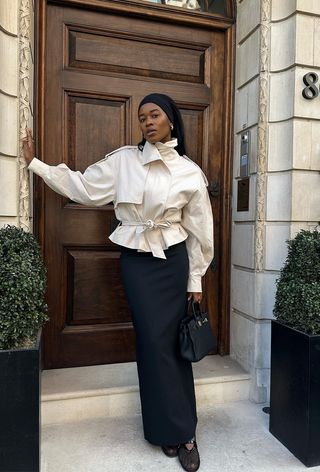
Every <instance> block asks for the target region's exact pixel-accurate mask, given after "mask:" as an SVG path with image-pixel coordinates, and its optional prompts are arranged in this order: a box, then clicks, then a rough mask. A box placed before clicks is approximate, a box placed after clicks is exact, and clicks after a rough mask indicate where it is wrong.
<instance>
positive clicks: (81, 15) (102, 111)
mask: <svg viewBox="0 0 320 472" xmlns="http://www.w3.org/2000/svg"><path fill="white" fill-rule="evenodd" d="M45 44H46V47H45V49H44V54H45V55H44V59H43V61H44V68H43V70H44V76H43V79H44V80H43V84H44V85H43V87H44V88H43V92H44V93H43V98H44V107H43V118H44V119H43V133H42V141H43V142H42V149H43V155H42V156H39V157H41V158H42V159H43V160H44V161H45V162H47V163H48V164H50V165H56V164H58V163H61V162H64V163H66V164H67V165H68V166H69V167H70V168H71V169H76V170H80V171H84V170H85V169H86V167H87V166H89V165H90V164H92V163H93V162H95V161H97V160H99V159H101V158H102V157H103V156H104V155H105V154H106V153H108V152H110V151H111V150H114V149H116V148H118V147H120V146H123V145H125V144H136V143H138V142H139V140H140V138H141V135H140V131H139V127H138V121H137V105H138V103H139V101H140V100H141V99H142V98H143V96H145V95H146V94H148V93H151V92H161V93H166V94H168V95H170V96H172V97H173V98H174V99H175V100H176V102H177V103H178V106H179V107H180V109H181V112H182V115H183V119H184V123H185V128H186V137H187V139H186V141H187V149H188V155H189V156H190V157H191V158H192V159H194V160H195V161H196V162H197V163H198V164H199V165H200V166H201V167H202V168H203V170H204V171H205V173H206V174H207V176H208V179H209V181H210V182H211V183H212V186H211V193H212V199H211V200H212V208H213V213H214V221H215V252H216V259H215V263H214V264H213V265H212V267H211V268H210V269H209V270H208V273H207V276H206V278H205V281H204V291H205V298H204V307H207V308H208V309H209V313H210V318H211V322H212V325H213V327H214V329H215V330H216V332H217V333H219V329H220V327H221V319H222V318H221V306H219V303H218V301H219V285H221V268H220V264H219V255H220V254H221V247H220V246H221V228H222V226H221V215H222V213H223V211H225V208H224V207H223V205H221V195H222V194H221V192H220V193H219V188H220V187H221V183H222V179H223V173H222V169H223V162H222V161H223V139H224V124H223V123H224V120H223V117H224V116H225V106H226V103H225V96H226V95H225V91H224V83H225V80H224V74H225V64H226V61H225V33H224V32H223V31H214V30H212V29H205V28H203V27H202V28H200V27H198V26H197V25H193V26H187V25H183V24H180V25H175V24H173V23H165V22H161V23H160V22H159V21H156V20H154V19H152V18H150V19H148V18H147V17H145V18H138V17H127V16H122V15H119V14H117V15H116V14H113V13H112V12H107V11H92V10H90V9H88V10H87V9H85V8H81V9H80V8H79V9H78V8H70V7H66V6H61V5H59V4H49V5H48V6H47V10H46V41H45ZM37 188H38V195H39V198H38V200H37V202H38V207H37V210H38V215H39V216H38V222H39V230H40V236H41V239H42V244H43V248H44V256H45V262H46V265H47V268H48V305H49V314H50V322H49V323H48V324H47V325H46V327H45V330H44V345H43V352H44V366H45V368H58V367H71V366H81V365H93V364H103V363H114V362H126V361H130V360H134V358H135V354H134V332H133V327H132V323H131V316H130V312H129V309H128V305H127V302H126V299H125V295H124V291H123V287H122V283H121V278H120V271H119V255H120V253H119V248H118V247H117V246H116V245H115V244H113V243H111V241H110V240H109V239H108V235H109V234H110V233H111V231H112V226H113V224H114V212H113V206H112V205H111V204H110V205H106V206H104V207H99V208H92V207H91V208H88V207H84V206H81V205H79V204H76V203H74V202H72V201H69V200H67V199H66V198H63V197H61V196H59V195H57V194H56V193H54V192H53V191H52V190H50V189H49V188H48V187H44V186H43V184H42V183H40V182H38V187H37ZM224 237H225V238H228V234H227V235H224ZM146 289H147V287H146ZM219 339H220V346H222V343H223V342H224V343H225V339H222V336H221V331H220V337H219ZM223 345H224V346H225V344H223Z"/></svg>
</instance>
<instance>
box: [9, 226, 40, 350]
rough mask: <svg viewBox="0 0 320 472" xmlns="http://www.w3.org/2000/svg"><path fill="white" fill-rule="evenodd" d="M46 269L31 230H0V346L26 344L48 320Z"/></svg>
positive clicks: (11, 346)
mask: <svg viewBox="0 0 320 472" xmlns="http://www.w3.org/2000/svg"><path fill="white" fill-rule="evenodd" d="M45 287H46V271H45V267H44V264H43V261H42V257H41V253H40V248H39V245H38V243H37V241H36V239H35V237H34V236H33V235H32V234H31V233H27V232H25V231H24V230H23V229H21V228H16V227H15V226H10V225H8V226H5V227H4V228H1V229H0V349H14V348H18V347H26V346H28V345H29V344H28V342H29V343H30V341H31V340H32V339H34V337H35V336H36V334H37V331H38V329H39V328H40V327H41V326H42V325H43V323H44V322H45V321H46V320H47V319H48V316H47V314H46V312H47V306H46V304H45V301H44V292H45Z"/></svg>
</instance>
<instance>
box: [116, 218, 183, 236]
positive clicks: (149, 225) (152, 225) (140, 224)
mask: <svg viewBox="0 0 320 472" xmlns="http://www.w3.org/2000/svg"><path fill="white" fill-rule="evenodd" d="M174 223H177V222H175V221H168V220H161V221H157V222H156V221H153V220H147V221H121V222H120V223H119V226H136V227H137V229H136V233H143V232H144V231H146V230H152V229H157V228H170V226H171V225H172V224H174Z"/></svg>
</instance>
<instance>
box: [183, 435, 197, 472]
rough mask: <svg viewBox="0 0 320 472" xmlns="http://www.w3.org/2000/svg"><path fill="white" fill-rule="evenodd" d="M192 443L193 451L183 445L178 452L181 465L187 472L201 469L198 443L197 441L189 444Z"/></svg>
mask: <svg viewBox="0 0 320 472" xmlns="http://www.w3.org/2000/svg"><path fill="white" fill-rule="evenodd" d="M191 442H192V443H193V448H192V449H190V450H189V449H188V448H187V447H186V446H185V445H184V444H181V446H180V448H179V452H178V455H179V461H180V464H181V466H182V468H183V469H184V470H186V471H187V472H195V471H196V470H198V469H199V467H200V456H199V451H198V446H197V442H196V440H195V439H194V440H193V441H190V442H189V443H191Z"/></svg>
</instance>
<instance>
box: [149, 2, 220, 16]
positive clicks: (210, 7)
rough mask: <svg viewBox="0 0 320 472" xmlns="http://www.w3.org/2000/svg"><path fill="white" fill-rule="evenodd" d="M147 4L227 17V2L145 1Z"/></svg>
mask: <svg viewBox="0 0 320 472" xmlns="http://www.w3.org/2000/svg"><path fill="white" fill-rule="evenodd" d="M144 1H146V2H152V3H159V4H160V5H168V6H173V7H181V8H186V9H187V10H195V11H205V12H208V13H220V14H221V15H226V13H227V12H226V5H225V4H226V2H225V0H144Z"/></svg>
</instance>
